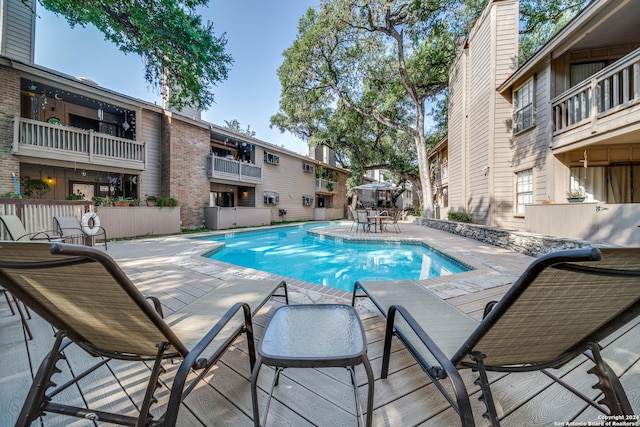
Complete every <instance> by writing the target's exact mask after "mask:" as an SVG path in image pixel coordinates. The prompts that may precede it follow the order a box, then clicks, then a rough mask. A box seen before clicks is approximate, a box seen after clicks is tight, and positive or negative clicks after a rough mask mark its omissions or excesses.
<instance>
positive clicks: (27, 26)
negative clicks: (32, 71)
mask: <svg viewBox="0 0 640 427" xmlns="http://www.w3.org/2000/svg"><path fill="white" fill-rule="evenodd" d="M25 3H27V5H25V4H23V3H22V1H21V0H4V1H0V7H1V8H2V11H1V12H2V15H0V17H1V18H2V26H1V27H0V28H1V30H2V33H1V34H0V53H1V54H2V55H5V56H8V57H10V58H12V59H17V60H19V61H24V62H26V63H28V64H32V63H33V55H34V43H35V42H34V35H35V13H33V12H32V11H31V10H30V9H29V7H28V6H30V7H31V8H33V10H35V7H36V2H35V1H33V0H32V1H29V0H27V1H26V2H25Z"/></svg>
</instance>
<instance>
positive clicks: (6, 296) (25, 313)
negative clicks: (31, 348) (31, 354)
mask: <svg viewBox="0 0 640 427" xmlns="http://www.w3.org/2000/svg"><path fill="white" fill-rule="evenodd" d="M0 294H2V295H4V299H5V300H7V305H8V306H9V311H11V315H12V316H14V315H15V314H16V311H17V312H18V315H19V316H20V323H22V329H23V330H24V333H25V334H26V335H27V337H26V338H27V339H29V340H32V339H33V334H32V333H31V328H29V324H28V323H27V319H31V314H30V313H29V309H27V308H26V307H25V310H24V311H22V307H21V306H20V303H19V301H18V300H17V299H16V298H15V297H14V296H12V297H11V298H12V299H13V303H14V304H15V305H16V309H15V310H14V309H13V305H11V300H10V299H9V292H7V290H6V289H5V288H3V287H2V286H0Z"/></svg>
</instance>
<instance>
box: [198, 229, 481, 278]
mask: <svg viewBox="0 0 640 427" xmlns="http://www.w3.org/2000/svg"><path fill="white" fill-rule="evenodd" d="M322 226H326V224H324V225H318V224H308V225H304V226H297V227H286V228H279V229H273V230H269V231H259V232H234V233H227V234H226V235H220V236H212V237H209V238H207V240H214V241H222V242H225V244H226V245H225V246H224V247H223V248H221V249H219V250H217V251H215V252H213V253H211V254H209V257H210V258H211V259H214V260H218V261H223V262H228V263H230V264H235V265H240V266H243V267H249V268H253V269H256V270H262V271H267V272H270V273H275V274H280V275H283V276H287V277H292V278H295V279H300V280H304V281H306V282H311V283H316V284H318V285H323V286H329V287H332V288H336V289H342V290H345V291H352V290H353V285H354V283H355V282H356V280H406V279H409V280H419V279H428V278H431V277H439V276H444V275H447V274H454V273H459V272H462V271H468V270H470V267H468V266H466V265H465V264H463V263H461V262H459V261H457V260H455V259H452V258H450V257H448V256H446V255H444V254H442V253H441V252H438V251H436V250H434V249H432V248H429V247H427V246H424V245H413V244H389V243H384V242H379V243H351V242H347V241H343V240H341V239H333V238H330V237H324V236H315V235H312V234H308V233H307V232H308V231H309V230H312V229H314V228H318V227H322Z"/></svg>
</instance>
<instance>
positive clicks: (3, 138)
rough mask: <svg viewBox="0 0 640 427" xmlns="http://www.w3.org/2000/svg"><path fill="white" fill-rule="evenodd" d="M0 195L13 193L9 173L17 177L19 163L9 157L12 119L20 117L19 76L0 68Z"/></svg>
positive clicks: (11, 139)
mask: <svg viewBox="0 0 640 427" xmlns="http://www.w3.org/2000/svg"><path fill="white" fill-rule="evenodd" d="M0 100H1V101H0V195H2V194H4V193H7V192H9V191H11V192H15V191H16V188H15V185H14V183H13V178H12V176H11V172H14V173H15V174H16V175H17V176H18V177H19V172H20V162H18V160H16V159H15V158H14V157H13V156H12V155H11V144H12V142H13V118H14V117H15V116H19V115H20V76H19V74H18V73H17V72H16V71H14V70H11V69H9V68H6V67H0Z"/></svg>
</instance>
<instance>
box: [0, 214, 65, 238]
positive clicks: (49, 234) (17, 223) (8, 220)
mask: <svg viewBox="0 0 640 427" xmlns="http://www.w3.org/2000/svg"><path fill="white" fill-rule="evenodd" d="M0 222H1V223H2V225H3V227H4V230H5V232H6V233H7V235H8V236H9V239H10V240H14V241H18V240H21V241H25V240H48V241H60V240H63V239H62V238H61V237H60V236H59V235H58V233H57V232H55V231H38V232H35V233H28V232H27V230H26V229H25V228H24V225H23V224H22V221H21V220H20V218H19V217H18V216H17V215H0Z"/></svg>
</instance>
